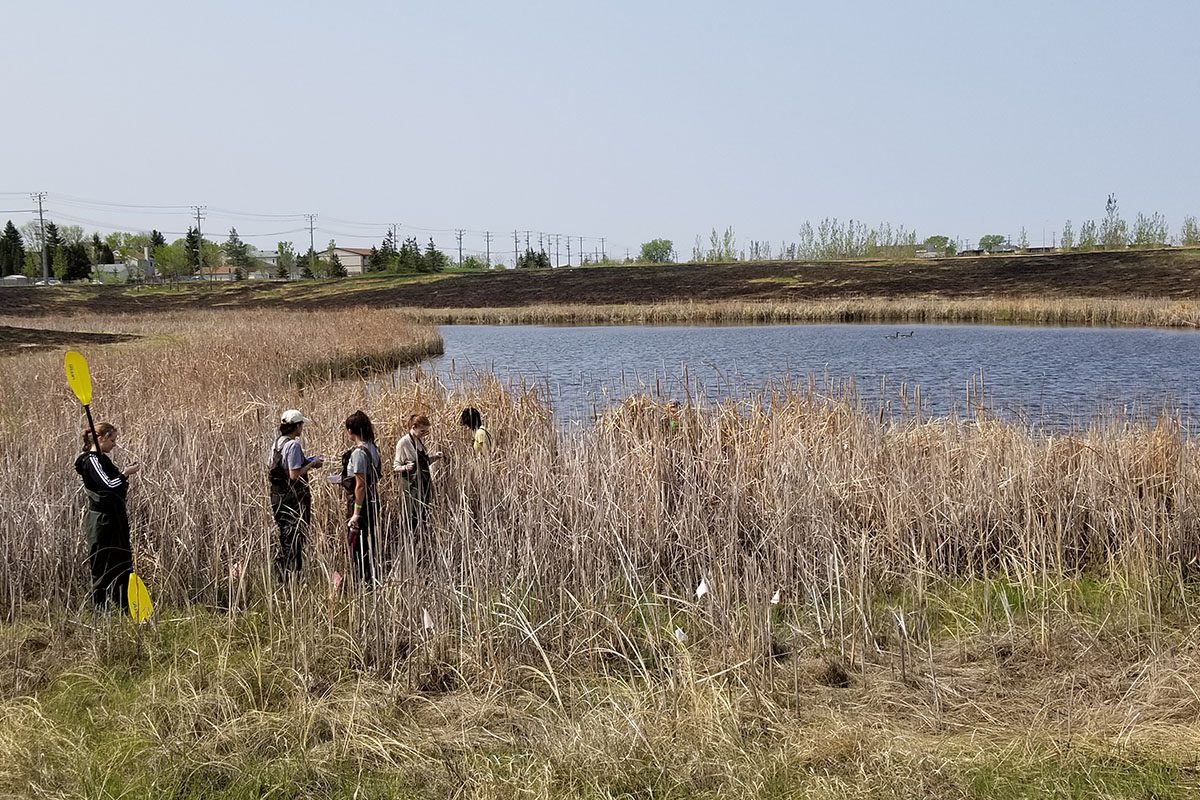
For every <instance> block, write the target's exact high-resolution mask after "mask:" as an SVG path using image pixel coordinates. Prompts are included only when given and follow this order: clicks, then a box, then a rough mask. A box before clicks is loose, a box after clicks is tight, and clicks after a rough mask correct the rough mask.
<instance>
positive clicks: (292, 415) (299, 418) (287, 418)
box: [279, 408, 310, 425]
mask: <svg viewBox="0 0 1200 800" xmlns="http://www.w3.org/2000/svg"><path fill="white" fill-rule="evenodd" d="M279 421H280V422H281V423H282V424H284V425H295V424H296V423H297V422H310V420H309V418H308V417H306V416H304V415H303V414H301V413H300V412H299V411H297V410H296V409H294V408H289V409H288V410H287V411H285V412H283V416H281V417H280V418H279Z"/></svg>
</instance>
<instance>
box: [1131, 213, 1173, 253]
mask: <svg viewBox="0 0 1200 800" xmlns="http://www.w3.org/2000/svg"><path fill="white" fill-rule="evenodd" d="M1169 238H1170V234H1169V233H1168V232H1167V218H1166V217H1164V216H1163V215H1162V214H1160V213H1158V212H1157V211H1156V212H1154V213H1153V214H1151V215H1150V216H1146V215H1145V214H1142V213H1139V214H1138V215H1137V218H1136V219H1135V220H1134V221H1133V241H1132V242H1131V243H1130V244H1131V245H1132V246H1133V247H1143V248H1145V247H1165V246H1166V244H1167V239H1169Z"/></svg>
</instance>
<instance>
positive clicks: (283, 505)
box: [269, 408, 324, 580]
mask: <svg viewBox="0 0 1200 800" xmlns="http://www.w3.org/2000/svg"><path fill="white" fill-rule="evenodd" d="M306 422H308V419H307V418H306V417H305V416H304V415H303V414H301V413H300V412H299V411H297V410H296V409H294V408H293V409H288V410H287V411H285V412H283V414H282V415H281V416H280V418H279V436H278V438H276V439H275V444H274V446H272V448H271V469H270V472H269V477H270V482H271V514H272V516H274V517H275V524H276V525H277V526H278V527H279V549H278V550H277V551H276V553H275V576H276V577H277V578H278V579H280V580H284V579H286V578H288V577H289V576H290V575H292V574H294V573H297V572H299V571H300V568H301V567H302V566H303V565H304V542H305V540H306V539H307V538H308V528H309V525H311V524H312V492H311V490H310V489H309V487H308V473H309V471H310V470H314V469H320V468H321V465H322V464H323V463H324V462H323V460H322V459H321V456H319V455H318V456H314V457H312V458H308V457H306V456H305V455H304V449H303V448H302V447H301V445H300V434H301V433H302V432H303V430H304V423H306Z"/></svg>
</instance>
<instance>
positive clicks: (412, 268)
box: [396, 238, 425, 272]
mask: <svg viewBox="0 0 1200 800" xmlns="http://www.w3.org/2000/svg"><path fill="white" fill-rule="evenodd" d="M424 263H425V259H424V258H422V256H421V245H419V244H417V240H416V239H411V238H410V239H405V240H404V244H402V245H400V252H399V253H398V254H397V257H396V268H397V269H398V270H400V271H401V272H421V271H423V270H424Z"/></svg>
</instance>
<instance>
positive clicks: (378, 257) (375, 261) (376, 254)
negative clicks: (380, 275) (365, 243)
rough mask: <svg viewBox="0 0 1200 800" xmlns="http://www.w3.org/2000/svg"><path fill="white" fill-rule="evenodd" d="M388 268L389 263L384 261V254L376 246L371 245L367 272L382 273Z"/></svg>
mask: <svg viewBox="0 0 1200 800" xmlns="http://www.w3.org/2000/svg"><path fill="white" fill-rule="evenodd" d="M387 268H388V263H387V261H385V260H384V257H383V253H382V251H380V249H379V248H378V247H376V246H375V245H371V253H370V254H369V255H368V256H367V266H366V271H367V272H382V271H383V270H385V269H387Z"/></svg>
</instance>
